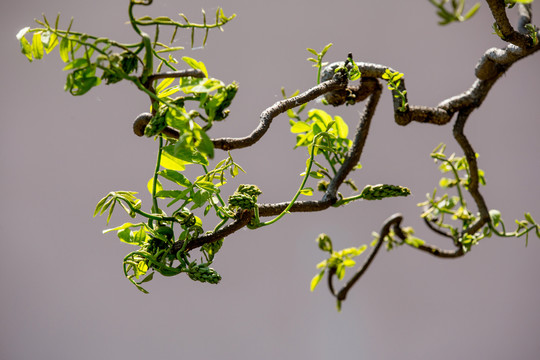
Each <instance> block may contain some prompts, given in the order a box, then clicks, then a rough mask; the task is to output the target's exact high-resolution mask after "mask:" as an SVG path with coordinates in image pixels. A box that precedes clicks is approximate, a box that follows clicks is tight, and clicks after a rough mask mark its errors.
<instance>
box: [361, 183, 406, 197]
mask: <svg viewBox="0 0 540 360" xmlns="http://www.w3.org/2000/svg"><path fill="white" fill-rule="evenodd" d="M410 194H411V190H409V189H408V188H406V187H403V186H399V185H388V184H377V185H366V187H365V188H364V190H362V193H361V194H360V195H361V196H362V198H363V199H365V200H381V199H384V198H386V197H396V196H408V195H410Z"/></svg>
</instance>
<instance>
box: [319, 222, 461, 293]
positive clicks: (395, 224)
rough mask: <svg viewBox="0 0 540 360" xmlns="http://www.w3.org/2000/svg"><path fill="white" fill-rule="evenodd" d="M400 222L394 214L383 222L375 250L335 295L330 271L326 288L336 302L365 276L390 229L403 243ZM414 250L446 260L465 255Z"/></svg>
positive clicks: (426, 247) (428, 248)
mask: <svg viewBox="0 0 540 360" xmlns="http://www.w3.org/2000/svg"><path fill="white" fill-rule="evenodd" d="M402 221H403V216H402V215H401V214H394V215H392V216H390V217H389V218H388V219H386V220H385V221H384V223H383V227H382V229H381V231H380V233H379V239H378V240H377V244H376V245H375V248H374V249H373V251H372V252H371V254H370V255H369V257H368V258H367V259H366V261H365V262H364V264H362V266H361V267H360V268H359V269H358V270H357V271H356V273H355V274H354V275H353V276H352V277H351V278H350V279H349V281H347V283H346V284H345V285H344V286H343V288H342V289H341V290H340V291H339V292H338V293H337V294H336V292H335V290H334V284H333V278H334V276H335V274H336V272H335V269H330V271H329V273H328V288H329V290H330V293H331V294H332V295H334V296H335V297H336V298H337V300H338V301H343V300H345V299H346V297H347V294H348V292H349V290H350V289H351V288H352V287H353V286H354V285H355V284H356V283H357V282H358V280H360V278H361V277H362V275H364V274H365V272H366V271H367V269H368V268H369V266H370V265H371V264H372V262H373V260H374V259H375V256H376V255H377V253H378V252H379V250H380V248H381V247H382V244H383V243H384V239H385V238H386V237H387V236H388V235H389V234H390V230H391V229H392V230H394V233H395V234H396V236H398V237H399V238H400V239H401V240H402V241H405V239H406V238H407V235H406V234H405V233H404V232H403V230H402V229H401V222H402ZM414 248H415V249H418V250H420V251H424V252H427V253H429V254H431V255H434V256H436V257H439V258H446V259H452V258H457V257H461V256H463V255H465V251H464V250H463V248H462V247H461V246H460V247H459V248H458V249H456V250H454V251H450V250H443V249H440V248H438V247H436V246H432V245H428V244H422V245H419V246H418V247H414ZM332 270H333V271H332Z"/></svg>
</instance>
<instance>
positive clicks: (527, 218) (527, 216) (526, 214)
mask: <svg viewBox="0 0 540 360" xmlns="http://www.w3.org/2000/svg"><path fill="white" fill-rule="evenodd" d="M525 220H527V221H528V222H529V223H531V224H536V221H534V219H533V217H532V216H531V213H525Z"/></svg>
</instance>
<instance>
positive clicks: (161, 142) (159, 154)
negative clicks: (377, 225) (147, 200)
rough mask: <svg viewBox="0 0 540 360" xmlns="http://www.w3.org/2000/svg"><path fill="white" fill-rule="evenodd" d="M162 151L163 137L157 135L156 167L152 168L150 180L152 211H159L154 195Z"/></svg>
mask: <svg viewBox="0 0 540 360" xmlns="http://www.w3.org/2000/svg"><path fill="white" fill-rule="evenodd" d="M162 152H163V137H162V136H161V135H160V136H159V148H158V155H157V159H156V168H155V170H154V178H153V181H152V203H153V205H152V212H153V213H158V211H159V205H158V201H157V197H156V189H157V182H158V172H159V168H160V166H161V153H162Z"/></svg>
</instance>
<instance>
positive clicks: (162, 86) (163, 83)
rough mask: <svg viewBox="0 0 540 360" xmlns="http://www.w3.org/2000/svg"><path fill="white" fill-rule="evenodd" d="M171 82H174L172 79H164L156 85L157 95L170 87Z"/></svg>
mask: <svg viewBox="0 0 540 360" xmlns="http://www.w3.org/2000/svg"><path fill="white" fill-rule="evenodd" d="M173 82H174V78H168V79H164V80H163V81H161V82H160V83H159V84H158V86H156V93H158V94H159V93H160V92H162V91H163V90H165V88H167V87H168V86H169V85H171V84H172V83H173Z"/></svg>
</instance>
